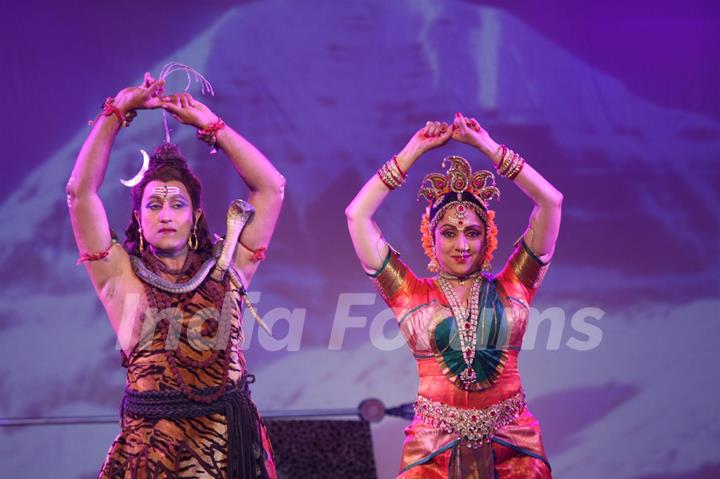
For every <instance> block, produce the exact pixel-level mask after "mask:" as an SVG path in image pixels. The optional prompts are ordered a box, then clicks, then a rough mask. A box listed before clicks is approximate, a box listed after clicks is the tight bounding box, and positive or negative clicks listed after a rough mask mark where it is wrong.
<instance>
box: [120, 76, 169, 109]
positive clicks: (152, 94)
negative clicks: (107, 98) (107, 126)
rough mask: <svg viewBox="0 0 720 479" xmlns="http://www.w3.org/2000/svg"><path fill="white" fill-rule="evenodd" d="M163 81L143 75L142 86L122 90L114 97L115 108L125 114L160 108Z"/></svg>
mask: <svg viewBox="0 0 720 479" xmlns="http://www.w3.org/2000/svg"><path fill="white" fill-rule="evenodd" d="M164 87H165V80H155V79H154V78H153V77H152V76H151V75H150V74H149V73H145V78H144V80H143V83H142V85H140V86H131V87H129V88H123V89H122V90H120V91H119V92H118V93H117V95H115V102H114V104H115V106H117V107H118V108H119V109H120V111H122V112H123V113H127V112H129V111H131V110H145V109H150V108H160V107H161V105H162V101H161V99H160V96H161V94H162V93H163V89H164Z"/></svg>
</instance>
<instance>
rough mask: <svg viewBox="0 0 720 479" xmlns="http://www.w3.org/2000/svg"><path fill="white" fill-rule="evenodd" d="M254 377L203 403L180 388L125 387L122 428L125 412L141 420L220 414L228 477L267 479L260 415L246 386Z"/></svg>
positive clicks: (207, 392) (204, 393) (205, 390)
mask: <svg viewBox="0 0 720 479" xmlns="http://www.w3.org/2000/svg"><path fill="white" fill-rule="evenodd" d="M254 379H255V377H254V376H253V375H251V374H248V375H246V376H243V379H242V382H241V383H240V384H239V385H237V386H235V385H233V386H229V387H228V389H227V391H226V392H225V394H223V395H222V396H221V397H220V398H219V399H218V400H217V401H214V402H211V403H207V404H206V403H200V402H197V401H193V400H191V399H188V398H187V397H186V396H185V395H184V394H183V392H182V391H176V390H171V391H133V390H129V389H126V390H125V396H124V397H123V401H122V406H121V410H120V415H121V420H122V426H123V429H124V427H125V424H124V418H125V416H126V415H127V416H134V417H139V418H144V419H188V418H193V417H201V416H209V415H211V414H224V415H225V419H226V422H227V430H228V452H227V461H228V462H227V474H228V479H236V478H263V479H264V478H267V472H266V470H265V454H264V452H265V450H264V448H263V444H262V433H261V430H260V424H261V422H260V416H259V414H258V412H257V409H256V407H255V404H254V403H253V402H252V399H251V398H250V388H249V387H248V383H252V382H254ZM214 391H215V389H213V388H209V389H200V390H195V391H194V392H196V393H199V394H202V395H210V394H212V393H213V392H214Z"/></svg>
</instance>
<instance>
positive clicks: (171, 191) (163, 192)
mask: <svg viewBox="0 0 720 479" xmlns="http://www.w3.org/2000/svg"><path fill="white" fill-rule="evenodd" d="M153 194H156V195H159V196H162V197H163V198H167V197H168V195H179V194H180V188H178V187H177V186H167V185H163V186H156V187H155V188H153Z"/></svg>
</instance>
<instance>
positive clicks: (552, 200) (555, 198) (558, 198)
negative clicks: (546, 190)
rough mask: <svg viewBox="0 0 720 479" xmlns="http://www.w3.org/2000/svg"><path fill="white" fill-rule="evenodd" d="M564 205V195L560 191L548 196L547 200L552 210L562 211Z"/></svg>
mask: <svg viewBox="0 0 720 479" xmlns="http://www.w3.org/2000/svg"><path fill="white" fill-rule="evenodd" d="M562 204H563V194H562V193H561V192H560V191H558V190H555V189H554V190H553V192H552V193H551V194H550V195H548V198H547V205H548V206H550V207H552V208H557V209H561V208H562Z"/></svg>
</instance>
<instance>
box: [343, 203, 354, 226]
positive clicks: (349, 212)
mask: <svg viewBox="0 0 720 479" xmlns="http://www.w3.org/2000/svg"><path fill="white" fill-rule="evenodd" d="M345 218H346V219H347V221H348V223H350V222H352V221H355V219H356V218H357V211H356V208H355V206H354V205H353V204H352V203H350V204H349V205H347V207H346V208H345Z"/></svg>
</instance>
